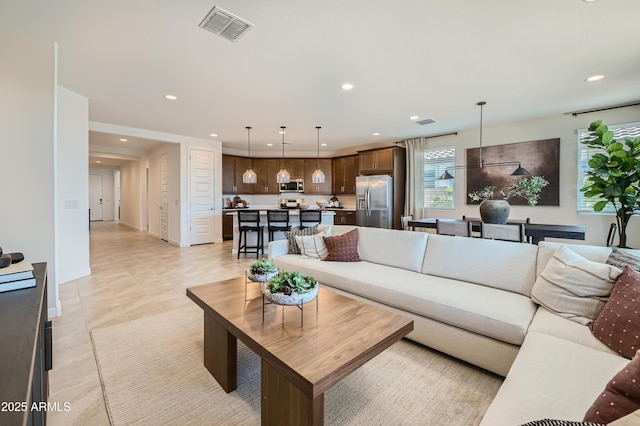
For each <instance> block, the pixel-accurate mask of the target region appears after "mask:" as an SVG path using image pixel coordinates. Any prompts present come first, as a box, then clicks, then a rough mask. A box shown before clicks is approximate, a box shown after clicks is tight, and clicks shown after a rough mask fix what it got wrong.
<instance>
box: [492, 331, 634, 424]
mask: <svg viewBox="0 0 640 426" xmlns="http://www.w3.org/2000/svg"><path fill="white" fill-rule="evenodd" d="M628 361H629V360H627V359H626V358H622V357H620V356H617V355H613V354H609V353H606V352H603V351H599V350H596V349H591V348H588V347H586V346H582V345H579V344H577V343H573V342H570V341H568V340H564V339H560V338H558V337H554V336H550V335H547V334H542V333H537V332H528V333H527V336H526V337H525V339H524V343H523V344H522V347H521V348H520V352H518V356H517V357H516V359H515V361H514V362H513V365H512V366H511V370H509V374H508V375H507V377H506V378H505V380H504V383H503V384H502V386H501V387H500V390H499V391H498V394H497V395H496V397H495V398H494V400H493V402H492V403H491V406H489V408H488V409H487V411H486V413H485V415H484V418H483V419H482V422H481V423H480V425H481V426H513V425H520V424H523V423H526V422H530V421H534V420H538V419H543V418H552V419H564V420H573V421H580V420H582V419H583V417H584V414H585V413H586V412H587V409H588V408H589V407H590V406H591V404H592V403H593V401H594V400H595V399H596V397H597V396H598V394H599V392H600V390H602V389H603V388H604V386H605V384H606V383H607V382H608V381H609V379H611V377H613V375H614V374H616V372H618V371H620V369H621V368H622V367H624V366H625V365H626V364H627V362H628Z"/></svg>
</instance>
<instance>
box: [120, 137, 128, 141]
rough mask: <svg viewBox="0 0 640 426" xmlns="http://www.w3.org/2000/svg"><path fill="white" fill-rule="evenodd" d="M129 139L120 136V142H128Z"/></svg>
mask: <svg viewBox="0 0 640 426" xmlns="http://www.w3.org/2000/svg"><path fill="white" fill-rule="evenodd" d="M127 141H128V139H125V138H120V142H127Z"/></svg>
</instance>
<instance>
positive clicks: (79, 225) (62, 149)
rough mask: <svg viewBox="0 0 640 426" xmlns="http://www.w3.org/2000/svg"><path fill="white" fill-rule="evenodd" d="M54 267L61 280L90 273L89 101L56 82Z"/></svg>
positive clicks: (62, 281) (66, 280) (68, 279)
mask: <svg viewBox="0 0 640 426" xmlns="http://www.w3.org/2000/svg"><path fill="white" fill-rule="evenodd" d="M57 90H58V96H57V100H56V104H57V155H56V158H57V160H56V212H57V214H56V224H55V235H56V237H55V238H56V260H57V265H56V271H57V283H58V284H62V283H65V282H68V281H71V280H74V279H77V278H80V277H83V276H86V275H90V274H91V267H90V262H89V217H88V216H89V214H88V211H89V183H88V176H87V174H88V169H89V165H88V163H87V158H88V155H89V141H88V139H89V102H88V100H87V98H85V97H84V96H80V95H78V94H76V93H74V92H72V91H70V90H68V89H65V88H64V87H60V86H58V88H57Z"/></svg>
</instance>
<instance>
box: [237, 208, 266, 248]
mask: <svg viewBox="0 0 640 426" xmlns="http://www.w3.org/2000/svg"><path fill="white" fill-rule="evenodd" d="M238 232H239V234H238V259H240V253H244V254H245V256H246V255H247V253H255V254H256V259H257V258H258V257H259V253H260V251H262V255H263V256H264V225H261V224H260V210H238ZM249 232H256V233H257V236H256V245H255V246H249V245H247V233H249ZM243 237H244V244H242V239H243ZM242 249H244V251H243V250H242ZM249 249H251V250H249ZM254 250H255V251H254Z"/></svg>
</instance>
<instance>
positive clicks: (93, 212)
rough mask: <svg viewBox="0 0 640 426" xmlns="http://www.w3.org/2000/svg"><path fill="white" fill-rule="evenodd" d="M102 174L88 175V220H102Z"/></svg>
mask: <svg viewBox="0 0 640 426" xmlns="http://www.w3.org/2000/svg"><path fill="white" fill-rule="evenodd" d="M103 191H104V189H103V186H102V175H91V174H90V175H89V221H101V220H103V212H102V205H103V197H104V194H103Z"/></svg>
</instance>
